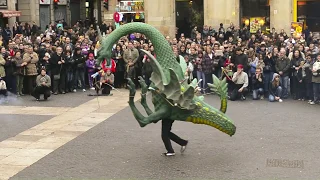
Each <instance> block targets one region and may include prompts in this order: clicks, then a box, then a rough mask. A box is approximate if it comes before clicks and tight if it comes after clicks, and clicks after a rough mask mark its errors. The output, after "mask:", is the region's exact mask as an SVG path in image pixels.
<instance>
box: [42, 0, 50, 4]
mask: <svg viewBox="0 0 320 180" xmlns="http://www.w3.org/2000/svg"><path fill="white" fill-rule="evenodd" d="M50 1H51V0H40V1H39V4H41V5H50Z"/></svg>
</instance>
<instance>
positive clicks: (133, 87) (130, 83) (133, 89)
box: [127, 78, 136, 97]
mask: <svg viewBox="0 0 320 180" xmlns="http://www.w3.org/2000/svg"><path fill="white" fill-rule="evenodd" d="M127 80H128V84H127V86H128V88H129V90H130V93H129V94H130V97H134V96H135V95H136V85H135V84H134V83H133V81H132V80H131V79H130V78H127Z"/></svg>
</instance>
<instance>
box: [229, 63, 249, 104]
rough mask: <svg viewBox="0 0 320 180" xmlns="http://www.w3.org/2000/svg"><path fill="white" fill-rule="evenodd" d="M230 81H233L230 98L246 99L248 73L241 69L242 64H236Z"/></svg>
mask: <svg viewBox="0 0 320 180" xmlns="http://www.w3.org/2000/svg"><path fill="white" fill-rule="evenodd" d="M232 81H233V82H234V87H233V90H232V93H231V96H230V100H231V101H236V100H237V99H239V98H241V100H246V94H247V92H248V85H249V78H248V74H247V73H246V72H244V71H243V65H242V64H239V65H238V66H237V72H235V73H234V74H233V77H232Z"/></svg>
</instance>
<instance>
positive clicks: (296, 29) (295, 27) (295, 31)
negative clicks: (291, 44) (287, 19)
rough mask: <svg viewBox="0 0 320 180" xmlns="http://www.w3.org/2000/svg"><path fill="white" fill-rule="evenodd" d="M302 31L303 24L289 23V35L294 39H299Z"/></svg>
mask: <svg viewBox="0 0 320 180" xmlns="http://www.w3.org/2000/svg"><path fill="white" fill-rule="evenodd" d="M302 31H303V22H291V34H292V36H293V37H295V38H300V36H301V35H302Z"/></svg>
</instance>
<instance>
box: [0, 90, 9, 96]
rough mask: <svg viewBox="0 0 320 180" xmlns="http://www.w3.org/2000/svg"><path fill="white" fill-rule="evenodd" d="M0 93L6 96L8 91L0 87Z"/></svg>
mask: <svg viewBox="0 0 320 180" xmlns="http://www.w3.org/2000/svg"><path fill="white" fill-rule="evenodd" d="M0 95H3V96H8V91H7V90H6V89H1V90H0Z"/></svg>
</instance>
